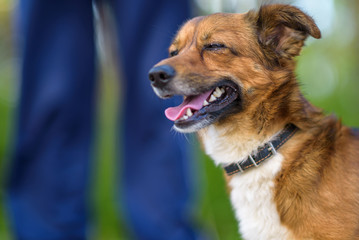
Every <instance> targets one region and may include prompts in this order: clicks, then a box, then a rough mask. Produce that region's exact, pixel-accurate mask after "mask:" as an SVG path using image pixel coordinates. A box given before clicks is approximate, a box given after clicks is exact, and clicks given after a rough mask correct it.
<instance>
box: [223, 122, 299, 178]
mask: <svg viewBox="0 0 359 240" xmlns="http://www.w3.org/2000/svg"><path fill="white" fill-rule="evenodd" d="M297 130H298V128H297V127H296V126H295V125H293V124H288V125H286V126H285V128H284V129H283V130H282V132H281V133H280V134H279V135H278V136H277V137H276V139H275V140H273V141H269V142H267V143H265V144H264V147H260V148H258V153H257V154H256V155H255V156H252V155H249V156H248V158H247V159H246V160H244V161H240V162H237V163H232V164H230V165H227V166H225V167H224V170H225V171H226V173H227V175H233V174H235V173H238V172H244V171H245V170H247V169H249V168H251V167H258V165H259V164H261V163H263V162H264V160H266V159H268V158H270V157H271V156H273V155H274V154H276V153H277V151H276V150H278V149H279V148H280V147H281V146H282V145H283V144H284V143H285V142H287V141H288V140H289V139H290V138H291V137H292V136H293V135H294V134H295V132H296V131H297Z"/></svg>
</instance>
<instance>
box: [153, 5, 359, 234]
mask: <svg viewBox="0 0 359 240" xmlns="http://www.w3.org/2000/svg"><path fill="white" fill-rule="evenodd" d="M309 35H311V36H313V37H315V38H320V36H321V35H320V31H319V29H318V28H317V26H316V25H315V23H314V21H313V19H312V18H310V17H309V16H307V15H306V14H304V13H303V12H301V11H300V10H299V9H297V8H295V7H292V6H288V5H268V6H263V7H261V9H260V10H259V11H258V12H255V11H251V12H249V13H247V14H222V13H219V14H214V15H210V16H207V17H198V18H195V19H193V20H190V21H189V22H187V23H186V24H185V25H184V26H183V27H182V28H181V29H180V31H179V32H178V34H177V36H176V38H175V39H174V41H173V44H172V45H171V46H170V49H169V51H170V52H176V51H177V52H176V53H178V55H176V56H173V57H171V58H168V59H165V60H163V61H161V62H160V63H159V64H158V65H162V64H168V65H171V66H173V67H174V68H175V70H176V72H177V77H176V79H175V81H176V82H177V84H178V86H181V87H182V88H188V89H191V91H192V92H196V91H198V92H201V91H202V90H203V85H205V86H209V85H213V84H214V83H215V82H216V81H218V79H220V78H224V77H228V78H231V79H232V80H233V79H234V80H235V81H236V83H237V84H238V85H239V86H240V87H241V97H242V106H241V110H240V111H237V112H235V113H233V114H230V115H228V116H226V117H225V118H221V119H220V120H219V121H217V122H215V123H214V124H215V125H216V126H225V127H226V129H227V132H226V138H227V139H228V142H229V143H230V142H233V141H238V139H239V136H243V139H246V138H255V139H258V140H264V139H267V138H268V137H270V136H272V135H273V134H275V133H276V132H278V131H280V130H281V129H283V127H284V126H285V125H286V124H287V123H293V124H295V125H296V126H298V127H299V128H300V130H299V131H298V132H297V133H296V135H295V136H294V137H293V138H292V139H291V140H289V141H288V142H287V143H286V144H285V145H284V146H283V147H282V148H281V149H280V152H281V153H282V154H283V156H284V159H285V160H284V162H283V166H282V169H281V171H280V173H279V174H278V176H277V177H276V185H275V190H274V200H275V203H276V205H277V210H278V213H279V216H280V219H281V222H282V224H283V225H284V226H286V227H287V228H288V229H290V230H291V232H292V233H293V237H294V238H295V239H359V184H358V183H359V161H358V156H359V148H358V146H359V138H358V135H355V134H354V133H353V131H352V130H351V129H349V128H347V127H345V126H342V125H341V123H340V121H338V120H337V119H336V118H335V117H334V116H325V115H324V114H322V112H321V110H319V109H318V108H316V107H314V106H312V105H311V104H310V103H309V102H308V101H307V100H306V99H305V98H304V97H303V96H302V94H301V92H300V90H299V87H298V83H297V81H296V77H295V74H294V70H295V61H294V60H293V57H295V56H297V55H299V54H300V51H301V48H302V46H303V44H304V40H305V39H306V38H307V37H308V36H309ZM213 42H214V43H218V42H220V43H223V44H225V45H226V46H227V48H224V49H219V50H218V51H213V52H212V51H204V50H203V46H205V45H206V44H209V43H213ZM199 136H200V138H201V137H203V136H205V131H204V130H200V131H199ZM269 161H270V160H269Z"/></svg>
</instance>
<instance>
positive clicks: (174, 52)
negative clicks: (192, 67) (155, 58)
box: [170, 50, 178, 57]
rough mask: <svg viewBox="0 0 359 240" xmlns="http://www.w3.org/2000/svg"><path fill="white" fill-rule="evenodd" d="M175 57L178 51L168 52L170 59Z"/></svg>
mask: <svg viewBox="0 0 359 240" xmlns="http://www.w3.org/2000/svg"><path fill="white" fill-rule="evenodd" d="M176 55H178V50H174V51H172V52H170V56H171V57H173V56H176Z"/></svg>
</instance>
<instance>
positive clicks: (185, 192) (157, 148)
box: [8, 0, 196, 240]
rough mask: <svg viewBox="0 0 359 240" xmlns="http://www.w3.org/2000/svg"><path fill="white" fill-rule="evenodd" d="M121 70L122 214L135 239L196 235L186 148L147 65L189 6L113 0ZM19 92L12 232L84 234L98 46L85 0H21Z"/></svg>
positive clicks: (37, 237) (182, 239)
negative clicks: (174, 130)
mask: <svg viewBox="0 0 359 240" xmlns="http://www.w3.org/2000/svg"><path fill="white" fill-rule="evenodd" d="M109 1H110V2H109V3H110V4H111V5H112V6H113V10H114V12H115V19H116V22H117V27H118V29H117V30H118V31H117V32H118V33H119V38H120V44H119V56H120V58H121V62H122V63H123V66H122V67H121V69H123V73H124V81H125V82H124V84H123V86H124V93H125V97H124V98H125V103H124V114H123V116H124V121H123V122H124V124H125V126H124V127H123V129H124V131H123V132H122V135H121V136H122V137H123V141H122V142H123V143H124V147H123V149H124V153H123V155H124V157H123V160H124V163H123V166H124V169H123V170H122V171H123V172H124V174H123V178H122V179H121V180H120V183H119V184H123V189H124V190H123V191H124V192H123V196H124V201H123V202H124V204H125V206H123V209H126V213H125V216H126V220H127V221H128V224H129V226H131V228H132V230H133V231H134V232H135V234H136V238H137V239H156V240H161V239H166V240H171V239H173V240H177V239H178V240H186V239H195V238H196V237H195V235H196V234H195V230H194V229H193V226H192V225H191V222H190V220H189V218H188V206H189V204H190V203H191V191H192V190H191V185H192V184H191V182H190V180H191V177H190V176H189V171H188V170H189V165H190V159H189V154H188V153H189V150H188V146H187V144H186V142H185V141H184V139H183V138H181V137H176V136H175V135H174V134H173V133H171V131H170V128H171V123H170V122H169V121H168V120H166V119H165V117H164V115H163V110H164V109H165V107H166V104H171V103H170V102H166V101H161V100H159V99H157V97H156V96H155V94H154V93H153V92H152V89H151V87H150V84H149V81H148V77H147V72H148V70H149V69H150V68H151V66H152V65H153V64H155V63H156V62H157V61H159V60H160V59H162V58H164V57H166V56H167V52H166V49H167V47H168V45H169V42H170V39H171V37H172V36H173V34H174V33H175V31H176V29H177V28H178V27H179V25H180V24H181V23H182V22H183V21H184V20H185V19H186V18H187V17H188V16H189V3H188V2H187V1H183V0H171V1H165V0H163V1H161V0H129V1H125V0H124V1H116V0H109ZM19 17H20V20H19V34H18V36H19V45H20V52H21V56H22V62H21V97H20V106H19V112H18V121H17V134H16V138H15V152H14V157H13V159H12V160H13V161H12V165H11V169H10V178H9V185H8V204H9V211H10V214H11V217H12V220H13V226H14V231H15V235H16V238H17V239H34V240H42V239H44V240H45V239H46V240H47V239H51V240H52V239H56V240H57V239H59V240H60V239H61V240H72V239H86V225H87V222H88V211H87V204H88V192H89V189H88V186H89V179H90V177H91V176H90V174H89V172H90V170H91V169H90V165H91V160H92V156H93V140H94V134H93V132H94V131H93V130H94V129H93V128H94V126H93V125H94V113H95V111H94V110H95V109H94V106H95V100H96V94H95V92H96V81H95V76H96V52H95V43H94V26H93V9H92V2H91V1H89V0H53V1H48V0H21V1H20V6H19Z"/></svg>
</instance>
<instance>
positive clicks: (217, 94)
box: [212, 91, 222, 98]
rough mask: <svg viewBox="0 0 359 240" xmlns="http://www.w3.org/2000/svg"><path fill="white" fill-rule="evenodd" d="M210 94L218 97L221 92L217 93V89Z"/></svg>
mask: <svg viewBox="0 0 359 240" xmlns="http://www.w3.org/2000/svg"><path fill="white" fill-rule="evenodd" d="M212 94H213V96H215V97H217V98H218V97H220V96H221V95H222V92H220V93H219V92H217V91H214V92H213V93H212Z"/></svg>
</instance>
